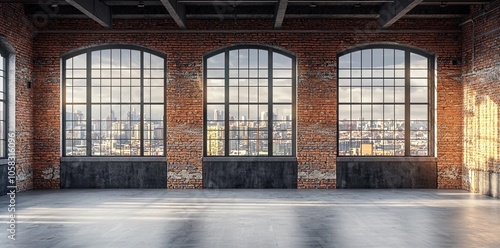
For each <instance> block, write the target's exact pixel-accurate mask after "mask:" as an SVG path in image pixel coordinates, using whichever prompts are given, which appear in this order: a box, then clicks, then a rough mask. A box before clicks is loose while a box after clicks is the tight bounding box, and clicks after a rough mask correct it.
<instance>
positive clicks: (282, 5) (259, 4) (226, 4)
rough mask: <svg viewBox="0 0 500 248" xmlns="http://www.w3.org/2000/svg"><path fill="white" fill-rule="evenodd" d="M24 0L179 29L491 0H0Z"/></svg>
mask: <svg viewBox="0 0 500 248" xmlns="http://www.w3.org/2000/svg"><path fill="white" fill-rule="evenodd" d="M2 2H16V3H24V4H25V6H26V14H27V15H28V16H33V15H35V14H36V13H39V12H40V11H43V12H44V13H47V14H48V16H49V17H51V18H92V19H94V20H95V21H97V22H99V23H100V24H101V25H103V26H105V27H109V28H111V20H112V19H137V18H173V19H174V20H175V21H176V22H177V24H178V25H179V27H180V28H181V29H185V28H186V27H187V26H186V23H187V22H188V20H189V19H235V18H238V19H252V18H253V19H274V22H275V25H274V27H275V28H280V27H281V24H282V22H283V19H285V18H379V20H380V25H381V27H382V28H386V27H388V26H390V25H391V24H392V23H394V22H396V21H397V20H398V19H400V18H461V17H464V16H466V15H467V14H468V13H469V10H470V5H484V4H488V3H490V2H491V1H465V0H454V1H442V0H364V1H363V0H358V1H354V0H237V1H227V0H156V1H137V0H2Z"/></svg>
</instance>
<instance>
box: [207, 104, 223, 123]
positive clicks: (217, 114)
mask: <svg viewBox="0 0 500 248" xmlns="http://www.w3.org/2000/svg"><path fill="white" fill-rule="evenodd" d="M224 118H225V117H224V105H213V104H209V105H207V120H209V121H210V120H214V121H222V120H224Z"/></svg>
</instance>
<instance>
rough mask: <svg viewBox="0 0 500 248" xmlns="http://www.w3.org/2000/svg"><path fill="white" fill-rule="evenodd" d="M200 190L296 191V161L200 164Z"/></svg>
mask: <svg viewBox="0 0 500 248" xmlns="http://www.w3.org/2000/svg"><path fill="white" fill-rule="evenodd" d="M203 188H213V189H227V188H287V189H293V188H297V161H296V160H286V161H276V160H271V161H265V160H264V161H248V160H247V161H244V160H243V161H237V160H227V161H203Z"/></svg>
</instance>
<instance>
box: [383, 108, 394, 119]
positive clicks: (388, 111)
mask: <svg viewBox="0 0 500 248" xmlns="http://www.w3.org/2000/svg"><path fill="white" fill-rule="evenodd" d="M384 119H386V120H394V105H385V106H384Z"/></svg>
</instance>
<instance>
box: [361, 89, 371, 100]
mask: <svg viewBox="0 0 500 248" xmlns="http://www.w3.org/2000/svg"><path fill="white" fill-rule="evenodd" d="M361 95H362V102H365V103H366V102H371V101H372V89H371V88H370V87H362V93H361Z"/></svg>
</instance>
